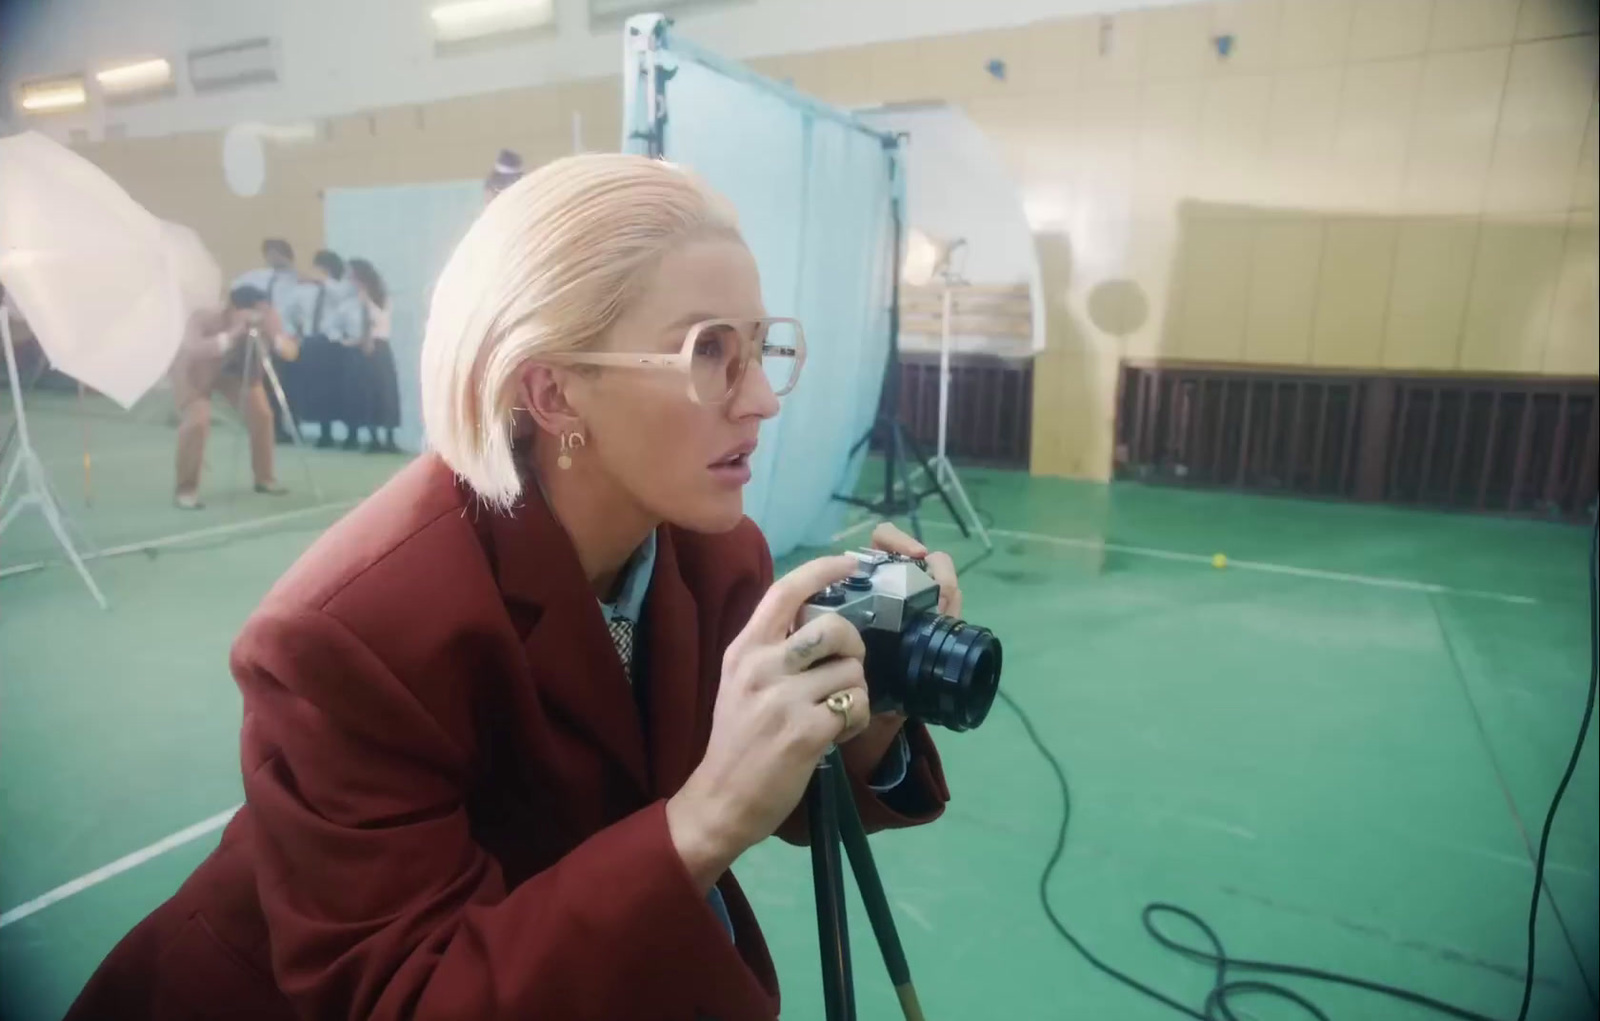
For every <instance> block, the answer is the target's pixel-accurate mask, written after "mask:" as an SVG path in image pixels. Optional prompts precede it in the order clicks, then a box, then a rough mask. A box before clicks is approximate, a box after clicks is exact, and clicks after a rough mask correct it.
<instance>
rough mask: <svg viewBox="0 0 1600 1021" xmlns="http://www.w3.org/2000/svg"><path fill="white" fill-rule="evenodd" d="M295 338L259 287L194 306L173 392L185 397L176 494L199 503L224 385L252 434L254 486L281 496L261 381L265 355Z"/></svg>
mask: <svg viewBox="0 0 1600 1021" xmlns="http://www.w3.org/2000/svg"><path fill="white" fill-rule="evenodd" d="M293 344H294V341H293V339H292V338H290V337H289V336H288V335H287V334H286V332H285V331H284V328H283V323H282V321H281V320H280V319H279V318H278V314H277V312H276V311H274V310H273V308H272V305H271V303H270V302H269V301H268V300H267V295H266V292H264V291H262V290H260V289H259V288H255V287H249V286H245V287H235V288H234V289H233V291H232V292H231V293H230V294H229V296H228V304H227V305H226V306H225V307H223V308H220V309H215V310H212V311H201V312H196V313H195V314H194V315H193V316H192V317H190V319H189V325H188V329H187V330H186V331H185V332H184V338H183V345H182V347H180V348H179V351H178V359H177V363H176V365H175V366H174V374H173V382H174V388H173V392H174V395H175V396H176V398H177V400H178V402H179V409H178V410H179V415H180V421H179V425H178V484H177V491H176V494H175V495H174V502H175V503H176V504H177V505H178V506H179V507H180V508H182V509H183V510H200V509H201V508H202V507H204V506H205V505H204V504H202V503H201V502H200V495H199V490H200V467H201V464H202V462H203V461H204V459H205V452H206V436H207V435H208V434H209V433H210V431H211V395H212V393H221V394H222V395H223V396H224V397H226V398H227V399H228V401H229V402H230V403H231V404H233V406H234V407H235V408H236V409H238V412H239V415H240V417H242V418H243V419H244V424H245V429H246V430H247V431H248V432H249V434H250V470H251V472H252V473H253V474H254V475H255V487H256V492H258V493H266V494H270V495H273V496H281V495H282V494H284V493H286V492H287V490H286V489H284V488H283V487H282V486H280V485H278V482H277V479H276V478H275V476H274V475H273V469H272V409H271V408H270V407H268V406H267V393H266V388H265V387H264V386H263V385H262V376H263V374H262V369H261V356H262V355H263V354H277V353H283V352H287V351H289V350H291V349H292V347H293Z"/></svg>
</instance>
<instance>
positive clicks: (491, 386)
mask: <svg viewBox="0 0 1600 1021" xmlns="http://www.w3.org/2000/svg"><path fill="white" fill-rule="evenodd" d="M708 236H721V237H728V238H733V239H738V238H739V228H738V222H737V219H736V217H735V214H734V211H733V208H732V206H731V205H730V204H729V203H728V202H727V201H726V200H725V199H723V198H721V197H720V196H718V195H717V194H716V193H714V192H713V191H711V189H710V188H709V187H707V186H706V185H705V184H704V183H702V182H701V181H700V180H699V179H698V178H696V177H695V176H693V175H692V174H690V173H688V172H687V171H685V170H683V169H682V168H680V167H677V166H674V165H672V164H670V163H664V162H661V161H659V160H652V159H647V158H645V157H643V156H627V155H618V154H591V155H584V156H569V157H566V158H565V159H559V160H556V161H555V162H553V163H549V164H546V165H545V166H543V167H541V168H540V169H538V170H535V171H534V172H532V173H530V174H528V175H527V176H525V177H523V178H522V180H520V181H518V182H517V183H516V184H514V185H512V186H511V187H510V188H507V189H506V190H505V191H504V192H502V193H501V194H500V195H499V197H497V198H496V199H495V200H494V201H493V202H491V203H489V205H488V206H487V207H486V208H485V209H484V210H483V212H482V213H480V214H479V216H478V219H477V220H476V222H474V223H473V225H472V227H471V229H469V230H468V231H467V234H466V236H465V237H463V238H462V239H461V243H460V244H458V245H457V246H456V249H455V251H454V252H453V253H452V254H451V256H450V261H449V262H447V263H446V264H445V267H444V270H443V271H442V272H441V273H440V274H439V279H438V282H437V283H436V284H435V286H434V292H433V301H432V304H431V306H430V307H429V310H428V325H427V330H426V332H425V334H424V336H423V340H422V421H423V426H424V428H425V429H426V431H427V437H428V445H429V446H430V447H432V448H433V449H434V450H435V451H437V452H438V454H439V456H440V457H441V458H443V459H444V462H445V463H446V464H448V465H449V466H450V467H451V469H452V470H453V471H455V473H456V474H457V475H458V476H459V477H460V478H461V479H462V480H463V481H464V482H465V483H466V484H467V486H468V487H470V488H471V489H472V491H473V492H474V493H475V494H476V495H477V497H478V498H479V499H480V500H482V501H483V502H485V503H487V504H489V505H490V506H491V507H494V508H495V509H497V510H509V509H510V508H511V507H513V506H514V505H515V504H516V502H517V499H518V498H519V497H520V496H521V495H522V487H523V478H522V473H521V471H520V469H519V465H518V463H517V456H518V455H517V451H516V449H515V440H516V435H515V415H516V401H517V391H518V380H519V377H520V375H521V372H522V370H523V369H524V368H525V367H526V366H527V364H528V363H529V362H530V361H536V360H538V359H539V357H540V356H541V355H551V354H558V353H570V352H573V351H581V350H585V349H590V348H593V347H594V346H595V345H596V344H597V343H598V342H599V341H600V340H601V338H603V337H604V335H605V334H606V332H607V331H608V330H609V329H610V328H611V326H612V324H613V323H615V322H616V320H617V317H618V316H619V315H621V314H622V312H623V310H625V309H626V308H627V307H628V305H629V303H630V302H631V301H632V300H633V299H634V297H635V296H636V295H637V293H638V292H639V290H640V289H641V288H642V287H643V286H644V284H645V283H646V282H647V281H648V279H649V275H650V273H651V271H652V270H653V269H654V268H655V267H656V265H657V264H659V263H660V261H661V259H662V257H663V256H665V255H666V254H667V253H668V252H671V251H672V250H673V249H675V248H677V247H679V246H681V245H683V244H685V243H687V242H690V241H694V240H698V239H701V238H704V237H708Z"/></svg>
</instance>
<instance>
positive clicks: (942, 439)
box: [930, 240, 994, 550]
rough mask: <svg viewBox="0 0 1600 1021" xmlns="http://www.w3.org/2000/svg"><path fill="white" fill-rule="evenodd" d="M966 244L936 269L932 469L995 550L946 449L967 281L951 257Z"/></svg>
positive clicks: (948, 252) (952, 247) (950, 251)
mask: <svg viewBox="0 0 1600 1021" xmlns="http://www.w3.org/2000/svg"><path fill="white" fill-rule="evenodd" d="M965 245H966V241H964V240H958V241H956V242H954V243H952V244H951V245H950V246H949V247H947V248H946V249H945V251H944V255H943V258H942V259H941V260H940V264H939V267H938V269H937V271H936V273H937V275H938V277H939V284H940V289H941V291H942V292H943V293H942V294H941V296H940V297H941V301H940V312H939V450H938V453H936V454H934V456H933V463H932V466H931V468H930V471H931V473H932V475H933V482H934V485H936V486H940V487H942V488H941V489H940V492H941V493H943V492H945V491H949V492H952V493H954V494H955V495H956V499H957V500H959V501H961V507H962V509H963V510H965V511H966V512H967V517H969V518H971V519H972V527H973V530H974V531H976V532H977V533H978V538H979V539H980V540H981V541H982V542H983V548H984V549H987V550H992V549H994V543H993V541H991V540H990V538H989V530H988V529H987V528H985V527H983V522H982V521H981V520H979V518H978V512H977V510H976V508H974V507H973V506H972V501H971V500H970V499H968V498H967V490H966V488H965V487H963V486H962V485H961V477H960V476H959V475H957V474H956V467H955V465H953V464H951V463H950V457H949V455H948V454H947V453H946V443H947V440H948V438H949V434H950V410H949V409H950V320H951V318H952V315H953V311H954V309H953V305H954V300H953V292H954V289H955V288H956V287H958V286H960V285H962V284H964V283H966V281H965V280H962V279H961V277H960V276H959V275H958V274H957V273H956V272H955V271H954V270H953V269H952V268H951V258H950V257H951V255H953V254H954V253H955V251H956V249H958V248H962V247H964V246H965ZM949 504H950V500H949V498H948V497H946V498H945V505H946V506H949ZM951 514H952V515H954V514H955V510H954V508H952V509H951ZM960 521H961V519H960V518H959V517H957V518H956V522H957V523H958V524H959V523H960ZM961 532H962V534H963V535H965V534H966V529H965V528H963V529H962V530H961Z"/></svg>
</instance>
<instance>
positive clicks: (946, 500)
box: [905, 433, 971, 540]
mask: <svg viewBox="0 0 1600 1021" xmlns="http://www.w3.org/2000/svg"><path fill="white" fill-rule="evenodd" d="M905 442H906V446H908V447H910V448H911V455H912V456H913V457H915V458H916V459H917V463H918V464H920V465H922V470H923V471H924V472H926V473H927V475H928V479H929V481H930V482H932V484H933V492H934V493H936V494H938V496H939V500H940V502H942V503H943V504H944V509H945V510H946V511H949V512H950V518H951V520H953V521H954V522H955V523H956V527H957V528H959V529H961V538H963V539H965V538H967V537H968V536H969V535H971V533H970V532H969V531H968V530H967V523H966V522H965V521H963V520H961V515H960V514H957V513H956V505H955V504H954V503H952V502H951V501H950V494H949V493H947V492H946V491H945V488H944V485H943V483H942V482H941V481H940V478H939V473H938V472H936V471H934V469H933V467H931V466H930V465H929V463H928V455H926V454H924V453H923V452H922V447H921V445H920V444H918V443H917V440H916V437H914V436H912V435H911V434H910V433H906V434H905ZM923 495H926V493H924V494H923ZM917 538H918V539H919V540H920V539H921V536H918V537H917Z"/></svg>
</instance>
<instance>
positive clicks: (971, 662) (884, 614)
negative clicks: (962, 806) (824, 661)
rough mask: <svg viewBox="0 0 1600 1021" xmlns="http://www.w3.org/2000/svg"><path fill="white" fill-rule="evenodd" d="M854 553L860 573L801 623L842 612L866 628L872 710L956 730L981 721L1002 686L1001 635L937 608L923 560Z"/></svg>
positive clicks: (829, 592) (816, 601)
mask: <svg viewBox="0 0 1600 1021" xmlns="http://www.w3.org/2000/svg"><path fill="white" fill-rule="evenodd" d="M851 555H852V556H854V557H855V558H856V560H857V561H858V565H859V566H857V568H856V571H855V573H854V574H852V575H851V576H850V577H848V578H846V579H845V580H844V581H842V582H838V583H837V584H834V585H829V586H828V587H827V588H825V589H823V590H822V591H821V592H818V593H817V594H816V595H814V596H812V597H811V599H810V600H808V601H807V602H806V604H805V606H803V607H802V608H801V610H800V622H801V623H802V624H803V623H805V622H806V621H810V620H814V619H815V618H817V617H819V616H821V615H822V614H824V613H837V614H840V615H841V616H843V617H844V618H845V619H846V620H848V621H849V622H850V623H851V624H853V625H855V628H856V630H857V631H859V632H861V640H862V641H863V642H864V643H865V644H866V647H867V656H866V675H867V691H868V693H869V694H870V695H871V696H872V711H873V712H887V711H890V710H894V711H898V712H902V713H904V714H905V715H907V716H912V717H915V718H917V719H919V720H922V721H923V722H925V723H932V724H937V725H938V726H941V727H947V728H949V729H950V730H971V729H973V728H974V727H977V726H978V725H979V724H981V723H982V722H983V720H984V717H986V716H988V715H989V707H990V706H992V705H993V704H994V697H995V693H996V692H997V691H998V690H999V688H1000V659H1001V654H1000V639H998V638H996V637H995V636H994V632H992V631H990V630H989V629H988V628H981V627H978V626H976V625H973V624H968V623H967V622H966V621H964V620H959V619H957V618H955V617H946V616H944V615H943V614H941V613H939V612H938V606H939V585H938V583H937V582H935V581H934V580H933V579H932V578H931V577H929V576H928V572H927V564H926V563H924V562H923V561H921V560H916V559H913V558H911V557H906V556H901V555H899V554H895V553H883V552H880V551H878V550H863V551H859V552H856V553H853V554H851Z"/></svg>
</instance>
